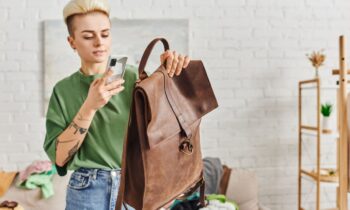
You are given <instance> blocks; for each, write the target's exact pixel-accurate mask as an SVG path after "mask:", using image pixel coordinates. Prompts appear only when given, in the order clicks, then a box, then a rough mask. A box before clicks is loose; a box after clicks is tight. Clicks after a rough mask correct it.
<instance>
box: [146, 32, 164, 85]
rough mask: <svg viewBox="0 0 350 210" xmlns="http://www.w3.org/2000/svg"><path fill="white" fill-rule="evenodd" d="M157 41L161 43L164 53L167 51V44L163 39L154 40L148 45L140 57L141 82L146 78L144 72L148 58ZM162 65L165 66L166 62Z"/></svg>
mask: <svg viewBox="0 0 350 210" xmlns="http://www.w3.org/2000/svg"><path fill="white" fill-rule="evenodd" d="M158 41H162V43H163V46H164V51H167V50H169V43H168V41H167V40H166V39H165V38H155V39H154V40H153V41H152V42H151V43H149V44H148V46H147V48H146V50H145V52H144V53H143V55H142V58H141V61H140V65H139V79H140V80H141V81H142V80H144V79H146V78H147V77H148V76H147V74H146V72H145V67H146V64H147V60H148V58H149V56H150V54H151V52H152V50H153V47H154V45H156V43H157V42H158ZM164 65H165V66H166V61H165V62H164Z"/></svg>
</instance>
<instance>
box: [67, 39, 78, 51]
mask: <svg viewBox="0 0 350 210" xmlns="http://www.w3.org/2000/svg"><path fill="white" fill-rule="evenodd" d="M67 41H68V43H69V45H70V46H71V48H72V49H73V50H76V47H75V43H74V38H73V37H71V36H68V37H67Z"/></svg>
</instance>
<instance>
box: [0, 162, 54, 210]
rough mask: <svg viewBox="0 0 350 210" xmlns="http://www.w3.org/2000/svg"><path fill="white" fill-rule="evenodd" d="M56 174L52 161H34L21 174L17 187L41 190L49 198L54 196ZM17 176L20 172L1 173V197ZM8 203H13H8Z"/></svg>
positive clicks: (43, 195)
mask: <svg viewBox="0 0 350 210" xmlns="http://www.w3.org/2000/svg"><path fill="white" fill-rule="evenodd" d="M55 173H57V172H56V167H55V166H54V165H52V163H51V162H50V161H47V160H44V161H42V160H38V161H34V162H33V163H32V164H31V165H29V166H28V167H27V168H26V169H25V170H23V171H20V172H19V178H18V182H17V183H16V186H17V187H19V188H23V189H30V190H32V189H36V188H40V189H41V192H42V197H43V198H49V197H51V196H53V195H54V190H53V184H52V177H53V175H54V174H55ZM17 174H18V172H0V180H1V182H0V197H1V196H3V195H5V193H6V192H7V190H8V189H9V188H10V186H11V185H12V183H13V182H14V180H15V178H16V176H17ZM8 203H11V202H10V201H8ZM4 205H5V204H4Z"/></svg>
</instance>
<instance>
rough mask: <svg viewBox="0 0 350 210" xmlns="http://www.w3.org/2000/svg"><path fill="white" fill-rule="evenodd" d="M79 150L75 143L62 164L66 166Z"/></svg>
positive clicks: (77, 144)
mask: <svg viewBox="0 0 350 210" xmlns="http://www.w3.org/2000/svg"><path fill="white" fill-rule="evenodd" d="M78 149H79V142H77V143H76V144H75V145H74V147H72V148H71V149H70V150H69V151H68V156H67V158H66V159H65V160H64V164H66V163H67V162H68V161H69V160H70V159H72V157H73V156H74V155H75V153H77V151H78Z"/></svg>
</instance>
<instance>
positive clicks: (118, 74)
mask: <svg viewBox="0 0 350 210" xmlns="http://www.w3.org/2000/svg"><path fill="white" fill-rule="evenodd" d="M127 60H128V57H117V56H115V55H110V56H109V58H108V62H107V67H106V71H108V69H109V68H110V69H111V70H112V71H113V74H112V76H111V77H109V78H108V79H107V84H109V83H111V82H113V81H114V80H116V79H118V78H123V77H124V73H125V66H126V61H127Z"/></svg>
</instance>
